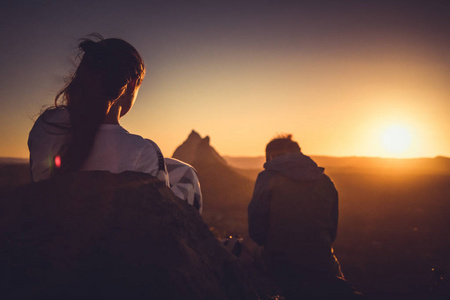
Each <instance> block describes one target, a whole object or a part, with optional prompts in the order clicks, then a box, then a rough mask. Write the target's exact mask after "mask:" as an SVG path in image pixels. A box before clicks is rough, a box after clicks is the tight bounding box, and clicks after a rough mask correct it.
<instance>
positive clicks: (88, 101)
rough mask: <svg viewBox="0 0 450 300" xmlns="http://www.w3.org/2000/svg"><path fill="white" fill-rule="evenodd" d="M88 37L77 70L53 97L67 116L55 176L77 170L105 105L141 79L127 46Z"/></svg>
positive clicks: (139, 66) (134, 56) (135, 55)
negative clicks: (67, 126) (65, 134)
mask: <svg viewBox="0 0 450 300" xmlns="http://www.w3.org/2000/svg"><path fill="white" fill-rule="evenodd" d="M90 37H91V38H84V39H82V40H81V42H80V44H79V50H80V52H79V54H78V56H77V58H81V59H80V62H79V64H78V67H77V69H76V71H75V72H74V73H73V75H72V76H71V77H70V78H69V80H68V83H67V85H66V86H65V87H64V88H63V89H62V90H61V91H60V92H59V93H58V94H57V95H56V97H55V107H56V108H58V107H66V108H67V110H68V112H69V115H70V128H69V134H68V135H67V140H66V141H65V143H64V144H63V146H62V147H61V149H60V150H59V154H58V156H59V157H58V161H60V162H61V163H60V164H59V166H58V165H57V168H56V169H55V173H58V174H62V173H68V172H71V171H78V170H79V169H80V168H81V166H82V165H83V163H84V162H85V161H86V159H87V158H88V156H89V153H90V151H91V149H92V146H93V143H94V139H95V136H96V134H97V131H98V128H99V127H100V124H101V123H102V122H103V120H104V118H105V116H106V114H107V112H108V106H109V103H110V102H111V101H114V100H117V99H118V98H119V97H120V96H122V95H123V94H124V93H125V91H126V89H127V87H128V84H129V83H130V82H132V81H136V84H135V85H133V87H138V86H139V85H140V84H141V82H142V80H143V78H144V75H145V67H144V62H143V60H142V58H141V56H140V55H139V53H138V52H137V50H136V49H135V48H134V47H133V46H131V45H130V44H129V43H127V42H125V41H124V40H121V39H117V38H110V39H103V37H102V36H101V35H99V34H93V35H90Z"/></svg>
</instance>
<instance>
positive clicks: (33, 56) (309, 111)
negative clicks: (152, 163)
mask: <svg viewBox="0 0 450 300" xmlns="http://www.w3.org/2000/svg"><path fill="white" fill-rule="evenodd" d="M449 3H450V2H449V1H362V0H361V1H331V0H330V1H311V3H310V4H308V2H305V1H262V0H260V1H245V0H241V1H214V0H209V1H170V0H166V1H163V0H161V1H115V0H109V1H92V0H91V1H66V0H59V1H20V0H12V1H8V0H7V1H5V2H4V3H3V4H2V9H1V11H0V40H1V43H2V51H1V54H0V60H1V61H0V74H1V76H0V78H1V81H0V92H1V98H0V101H1V102H0V103H1V110H0V114H1V115H0V136H1V140H0V156H11V157H27V156H28V150H27V147H26V141H27V136H28V132H29V130H30V128H31V126H32V125H33V120H34V119H35V118H36V116H37V115H38V113H39V111H40V109H41V108H42V106H44V105H51V104H52V103H53V98H54V96H55V94H56V93H57V92H58V90H59V89H60V88H62V86H63V85H64V77H66V76H67V75H69V73H70V71H71V70H73V69H74V65H73V58H74V55H75V54H76V46H77V39H79V38H81V37H83V36H85V35H86V34H89V33H92V32H99V33H101V34H102V35H103V36H104V37H105V38H108V37H119V38H123V39H124V40H126V41H128V42H129V43H131V44H132V45H134V46H135V47H136V49H137V50H138V51H139V52H140V53H141V55H142V56H143V58H144V60H145V63H146V67H147V75H146V78H145V80H144V82H143V85H142V87H141V89H140V92H139V96H138V99H137V102H136V104H135V106H134V108H133V109H132V110H131V112H130V113H129V114H128V115H126V116H125V117H124V118H123V119H122V120H121V124H122V125H123V126H124V127H125V128H126V129H127V130H128V131H130V132H132V133H137V134H140V135H142V136H145V137H148V138H150V139H152V140H154V141H155V142H156V143H157V144H158V145H159V146H160V147H161V149H162V150H163V152H164V154H165V155H166V156H171V155H172V153H173V151H174V150H175V148H176V147H177V146H178V145H179V144H180V143H181V142H182V141H183V140H184V139H185V138H186V137H187V135H188V134H189V132H190V131H191V130H192V129H195V130H197V131H198V132H199V133H200V134H201V135H202V136H204V135H209V136H210V137H211V143H212V144H213V146H214V147H215V148H216V149H217V150H218V151H219V153H221V154H224V155H233V156H256V155H263V153H264V152H263V151H264V147H265V144H266V143H267V142H268V141H269V140H270V139H271V138H272V137H274V136H275V135H276V134H278V133H293V135H294V139H296V140H298V141H299V143H300V146H301V147H302V149H303V151H304V152H305V153H307V154H315V155H334V156H388V157H389V156H391V157H392V156H401V157H433V156H436V155H444V156H450V122H449V116H450V51H449V49H450V18H449V17H448V16H449V14H450V5H449ZM395 126H397V127H398V128H402V130H404V131H401V132H404V133H405V134H407V135H408V141H407V142H408V143H409V147H408V148H407V149H406V150H404V151H400V152H398V153H394V152H393V151H392V149H391V150H389V149H388V147H386V146H385V145H383V136H384V137H385V135H386V134H389V131H386V130H387V129H386V128H393V127H395ZM391 130H392V129H391Z"/></svg>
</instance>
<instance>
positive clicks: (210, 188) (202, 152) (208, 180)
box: [173, 130, 254, 238]
mask: <svg viewBox="0 0 450 300" xmlns="http://www.w3.org/2000/svg"><path fill="white" fill-rule="evenodd" d="M173 157H174V158H176V159H179V160H182V161H185V162H187V163H189V164H190V165H192V166H193V167H194V168H195V169H196V170H197V173H198V177H199V180H200V185H201V189H202V194H203V218H204V220H205V222H206V223H207V224H208V225H209V226H210V227H211V228H214V232H215V234H216V235H217V236H218V237H221V238H223V237H226V236H228V235H240V236H243V235H245V234H246V232H247V206H248V203H249V201H250V199H251V197H252V193H253V186H254V181H253V180H251V179H249V178H247V177H245V176H244V175H241V174H240V173H239V172H238V170H236V169H234V168H233V167H231V166H229V165H228V164H227V162H226V160H225V159H224V158H222V157H221V156H220V154H219V153H218V152H217V151H216V150H215V149H214V148H213V147H212V146H211V145H210V139H209V137H208V136H206V137H205V138H202V137H201V136H200V135H199V134H198V133H197V132H196V131H194V130H193V131H192V132H191V133H190V134H189V136H188V138H187V139H186V140H185V141H184V142H183V143H182V144H181V145H180V146H179V147H178V148H177V149H176V150H175V152H174V153H173Z"/></svg>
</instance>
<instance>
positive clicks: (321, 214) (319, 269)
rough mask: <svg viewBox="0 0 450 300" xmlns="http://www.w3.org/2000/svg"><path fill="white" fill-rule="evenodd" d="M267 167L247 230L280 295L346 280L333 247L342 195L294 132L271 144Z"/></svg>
mask: <svg viewBox="0 0 450 300" xmlns="http://www.w3.org/2000/svg"><path fill="white" fill-rule="evenodd" d="M264 168H265V170H264V171H262V172H261V173H259V175H258V178H257V180H256V184H255V190H254V193H253V198H252V200H251V202H250V204H249V207H248V221H249V234H250V236H251V238H252V239H253V240H254V241H255V242H256V243H258V244H259V245H262V246H264V250H265V254H266V259H267V265H268V268H269V273H270V274H271V275H272V276H273V279H274V281H275V283H277V284H278V286H279V288H280V291H281V292H282V294H283V295H284V296H285V297H286V298H287V299H292V298H294V299H296V298H297V297H298V295H299V294H303V295H304V294H308V295H309V293H312V294H314V293H315V292H317V291H318V290H321V289H322V290H323V285H324V284H325V285H326V286H327V287H329V285H330V283H331V282H334V281H336V278H341V279H343V275H342V273H341V271H340V267H339V263H338V262H337V260H336V258H335V256H334V255H333V250H332V247H331V246H332V243H333V241H334V240H335V238H336V233H337V224H338V194H337V191H336V189H335V187H334V184H333V182H332V181H331V180H330V178H329V177H328V176H327V175H325V173H324V169H323V168H320V167H318V166H317V164H316V163H315V162H314V161H313V160H312V159H311V158H310V157H308V156H306V155H304V154H302V152H301V151H300V147H299V145H298V143H297V142H295V141H293V140H292V135H285V136H279V137H277V138H275V139H273V140H271V141H270V142H269V143H268V144H267V147H266V163H265V164H264ZM338 281H339V279H338ZM331 285H332V284H331ZM308 288H309V289H310V290H309V291H308V290H307V289H308ZM322 296H328V294H327V295H321V296H320V297H322ZM317 297H319V296H317ZM309 299H316V298H314V296H313V297H312V298H309ZM317 299H319V298H317ZM327 299H331V298H327ZM333 299H334V298H333Z"/></svg>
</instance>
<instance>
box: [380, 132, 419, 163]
mask: <svg viewBox="0 0 450 300" xmlns="http://www.w3.org/2000/svg"><path fill="white" fill-rule="evenodd" d="M411 140H412V136H411V132H410V131H409V130H408V129H407V128H405V127H403V126H399V125H395V126H390V127H387V128H386V129H385V130H384V131H383V134H382V143H383V148H384V149H385V151H386V152H388V153H389V154H391V155H395V156H399V155H400V156H401V155H402V154H403V153H404V152H406V151H407V150H408V149H409V148H410V146H411Z"/></svg>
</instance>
